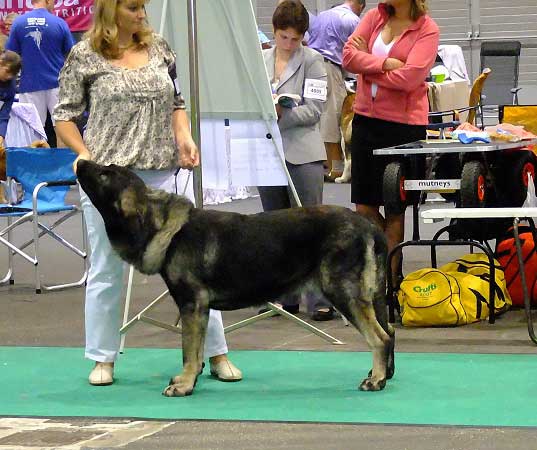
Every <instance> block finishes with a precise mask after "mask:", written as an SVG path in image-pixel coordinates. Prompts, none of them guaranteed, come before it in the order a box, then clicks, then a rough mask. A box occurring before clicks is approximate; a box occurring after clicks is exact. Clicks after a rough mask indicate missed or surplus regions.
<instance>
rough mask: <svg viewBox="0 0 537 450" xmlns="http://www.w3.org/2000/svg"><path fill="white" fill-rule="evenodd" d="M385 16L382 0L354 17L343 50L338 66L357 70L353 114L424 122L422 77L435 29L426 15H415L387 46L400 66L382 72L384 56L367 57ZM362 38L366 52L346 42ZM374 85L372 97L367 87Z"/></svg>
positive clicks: (429, 63)
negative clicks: (356, 22) (359, 17)
mask: <svg viewBox="0 0 537 450" xmlns="http://www.w3.org/2000/svg"><path fill="white" fill-rule="evenodd" d="M387 20H388V11H387V7H386V4H385V3H380V4H379V5H378V7H377V8H375V9H372V10H370V11H369V12H368V13H367V14H366V15H365V16H364V17H363V19H362V20H361V21H360V24H359V25H358V27H357V28H356V30H355V31H354V33H353V34H352V35H351V37H350V38H349V40H348V41H347V43H346V44H345V47H344V48H343V68H344V69H346V70H348V71H349V72H351V73H356V74H358V92H357V94H356V100H355V102H354V108H353V109H354V112H355V113H358V114H361V115H364V116H368V117H374V118H377V119H383V120H388V121H391V122H399V123H406V124H411V125H426V124H427V123H428V120H427V114H428V112H429V103H428V100H427V83H426V82H425V78H426V77H427V75H428V74H429V71H430V70H431V67H432V66H433V64H434V61H435V58H436V54H437V51H438V40H439V36H440V32H439V29H438V26H437V25H436V23H435V22H434V20H433V19H431V18H430V17H429V16H427V15H424V16H421V17H420V18H419V19H418V20H417V21H416V22H414V23H413V24H412V25H410V27H409V28H408V29H407V30H405V31H404V32H403V34H402V35H401V36H400V37H399V39H397V41H396V42H395V43H394V45H393V46H392V48H391V50H390V52H389V54H388V57H390V58H397V59H399V60H400V61H403V62H404V63H405V65H404V66H403V67H401V68H400V69H397V70H392V71H390V72H384V71H383V70H382V65H383V64H384V61H385V60H386V58H385V57H379V56H375V55H372V54H371V53H370V52H371V49H372V47H373V44H374V43H375V40H376V39H377V36H378V35H379V33H380V32H381V31H382V28H383V27H384V25H385V24H386V22H387ZM358 35H359V36H362V37H363V38H364V39H365V40H366V42H367V43H368V49H369V53H366V52H363V51H360V50H357V49H355V48H354V47H353V46H352V45H351V44H350V40H351V39H352V37H353V36H358ZM373 83H376V84H377V86H378V90H377V94H376V96H375V99H373V98H372V97H371V85H372V84H373Z"/></svg>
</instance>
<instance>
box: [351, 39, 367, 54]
mask: <svg viewBox="0 0 537 450" xmlns="http://www.w3.org/2000/svg"><path fill="white" fill-rule="evenodd" d="M350 43H351V45H352V46H353V47H354V48H355V49H356V50H360V51H361V52H369V49H368V48H367V42H366V40H365V39H364V38H363V37H362V36H351V39H350Z"/></svg>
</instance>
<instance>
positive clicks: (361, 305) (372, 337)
mask: <svg viewBox="0 0 537 450" xmlns="http://www.w3.org/2000/svg"><path fill="white" fill-rule="evenodd" d="M348 312H349V314H348V315H347V319H349V321H350V322H351V323H352V324H353V325H354V326H355V327H356V328H357V329H358V330H359V331H360V333H362V335H363V336H364V338H365V340H366V342H367V344H368V345H369V347H370V348H371V352H372V354H373V370H372V371H371V372H370V373H369V375H368V377H367V378H366V379H365V380H363V381H362V382H361V384H360V390H362V391H380V390H381V389H384V386H385V385H386V379H387V375H388V370H387V362H388V352H389V349H390V343H391V341H392V339H391V337H390V336H389V335H388V333H386V332H385V331H384V329H383V328H382V327H381V326H380V324H379V322H378V321H377V318H376V315H375V310H374V308H373V305H372V304H371V303H370V302H366V301H361V300H357V301H351V302H350V303H349V308H348Z"/></svg>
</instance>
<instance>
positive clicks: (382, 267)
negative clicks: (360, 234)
mask: <svg viewBox="0 0 537 450" xmlns="http://www.w3.org/2000/svg"><path fill="white" fill-rule="evenodd" d="M372 241H373V245H371V246H370V247H369V248H368V250H369V249H370V251H371V252H372V255H368V257H367V258H366V260H372V261H374V266H375V267H372V268H371V270H372V272H371V273H374V274H375V287H376V289H375V294H374V298H373V306H374V308H375V315H376V316H377V321H378V322H379V324H380V326H381V327H382V328H383V329H384V331H386V333H388V335H390V336H393V334H394V329H393V327H392V326H391V325H390V324H389V323H388V312H387V308H386V261H387V259H388V246H387V243H386V239H385V237H384V235H383V234H382V233H380V232H375V233H374V235H373V239H372Z"/></svg>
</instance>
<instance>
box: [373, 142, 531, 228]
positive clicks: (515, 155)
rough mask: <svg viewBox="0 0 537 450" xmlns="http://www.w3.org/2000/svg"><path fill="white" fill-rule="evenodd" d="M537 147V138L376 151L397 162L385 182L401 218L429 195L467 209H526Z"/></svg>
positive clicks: (388, 200) (387, 200)
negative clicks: (440, 196)
mask: <svg viewBox="0 0 537 450" xmlns="http://www.w3.org/2000/svg"><path fill="white" fill-rule="evenodd" d="M533 145H537V139H530V140H525V141H521V142H493V143H490V144H484V143H474V144H469V145H468V144H461V143H459V142H456V141H452V140H431V141H418V142H412V143H410V144H404V145H398V146H395V147H388V148H383V149H378V150H374V151H373V154H374V155H378V156H389V157H391V158H393V161H392V162H390V163H389V164H388V165H387V167H386V170H385V171H384V177H383V196H384V204H385V208H386V209H387V210H388V211H392V212H395V213H401V212H403V211H404V210H405V209H406V207H407V206H409V205H417V204H419V203H420V197H422V196H421V195H420V194H421V193H427V192H439V193H442V194H443V195H445V196H446V197H447V198H448V199H449V200H452V201H454V202H455V203H456V204H457V206H461V207H465V208H472V207H484V206H511V207H517V206H521V205H522V203H523V202H524V200H525V198H526V194H527V189H528V174H531V175H532V178H533V179H534V180H535V172H536V168H537V157H536V155H535V153H534V151H532V150H531V148H530V147H531V146H533ZM425 157H432V158H431V160H432V163H431V164H430V165H429V166H430V169H429V170H425V165H424V164H423V163H422V161H423V159H424V158H425ZM420 160H421V162H420ZM433 175H434V177H433ZM416 219H417V214H416Z"/></svg>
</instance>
